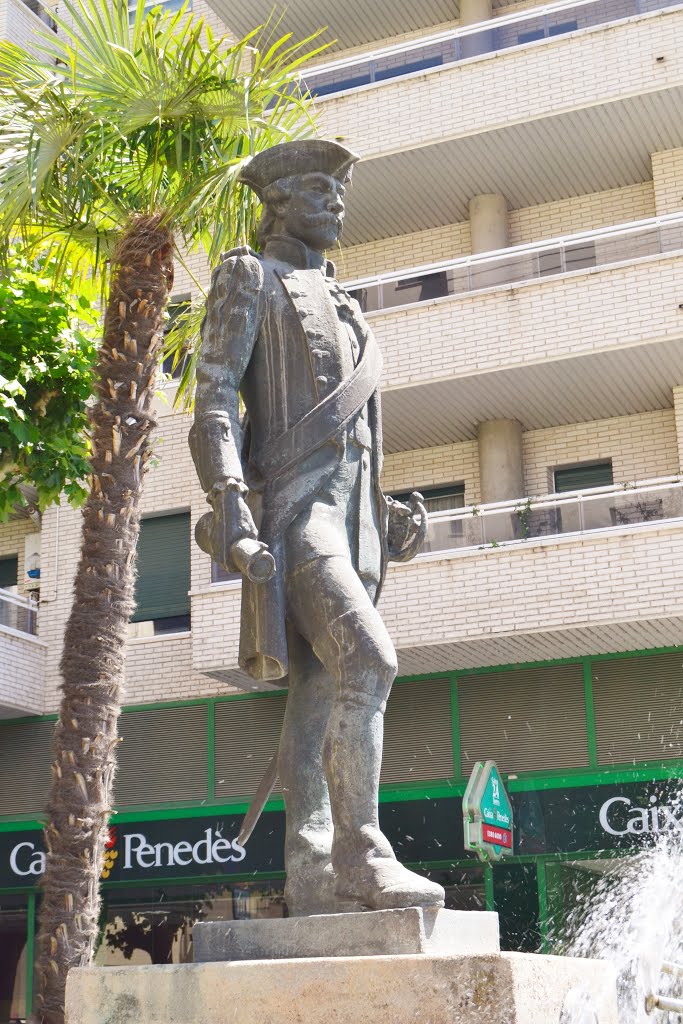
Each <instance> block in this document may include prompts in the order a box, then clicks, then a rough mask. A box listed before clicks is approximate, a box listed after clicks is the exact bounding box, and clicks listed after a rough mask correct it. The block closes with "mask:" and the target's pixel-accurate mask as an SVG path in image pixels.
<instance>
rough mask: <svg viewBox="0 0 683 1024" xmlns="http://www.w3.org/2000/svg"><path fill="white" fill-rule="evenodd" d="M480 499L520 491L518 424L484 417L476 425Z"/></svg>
mask: <svg viewBox="0 0 683 1024" xmlns="http://www.w3.org/2000/svg"><path fill="white" fill-rule="evenodd" d="M477 441H478V444H479V476H480V479H481V500H482V502H484V503H485V502H489V501H511V500H513V499H514V498H521V497H522V496H523V494H524V461H523V456H522V424H521V423H519V422H518V421H517V420H484V422H483V423H480V424H479V426H478V428H477Z"/></svg>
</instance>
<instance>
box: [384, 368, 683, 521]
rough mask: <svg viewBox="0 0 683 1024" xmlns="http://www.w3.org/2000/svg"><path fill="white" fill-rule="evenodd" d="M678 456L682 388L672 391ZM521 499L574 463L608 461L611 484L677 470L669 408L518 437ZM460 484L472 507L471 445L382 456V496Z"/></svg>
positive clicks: (545, 489)
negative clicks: (521, 445) (677, 412)
mask: <svg viewBox="0 0 683 1024" xmlns="http://www.w3.org/2000/svg"><path fill="white" fill-rule="evenodd" d="M674 394H675V397H676V399H677V408H678V411H679V418H680V420H681V422H680V428H681V430H680V436H681V441H680V445H681V454H683V388H678V389H676V390H675V392H674ZM522 444H523V457H524V486H525V494H526V495H532V496H533V495H535V496H540V495H544V494H549V493H550V492H551V491H552V488H553V486H554V484H553V477H552V473H553V470H554V469H556V468H558V467H562V466H568V465H571V464H572V463H576V462H589V461H595V460H601V459H604V460H607V459H611V460H612V469H613V473H614V480H615V483H628V482H631V481H633V480H645V479H648V478H654V477H660V476H672V475H674V474H676V473H678V472H679V466H680V464H681V459H680V455H679V448H678V446H679V442H678V438H677V434H676V422H675V414H674V410H673V409H658V410H656V411H655V412H646V413H641V414H640V415H638V416H616V417H613V418H611V419H605V420H593V421H591V422H589V423H570V424H568V425H563V426H558V427H550V428H548V429H545V430H529V431H526V432H525V433H524V434H523V435H522ZM452 483H464V485H465V504H468V505H469V504H477V503H478V502H479V500H480V490H479V452H478V448H477V442H476V441H465V442H463V443H461V444H449V445H441V446H440V447H438V448H418V449H416V450H414V451H406V452H398V453H396V454H392V455H387V456H386V458H385V461H384V474H383V477H382V486H383V487H384V490H385V491H386V492H387V493H391V492H397V491H408V490H410V489H411V488H413V487H414V488H417V489H418V490H419V489H420V488H421V487H439V486H446V485H448V484H452Z"/></svg>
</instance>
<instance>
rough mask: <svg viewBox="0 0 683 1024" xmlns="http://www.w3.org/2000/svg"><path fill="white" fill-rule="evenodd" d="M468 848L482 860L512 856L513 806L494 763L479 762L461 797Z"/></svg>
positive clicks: (466, 847) (466, 845) (466, 846)
mask: <svg viewBox="0 0 683 1024" xmlns="http://www.w3.org/2000/svg"><path fill="white" fill-rule="evenodd" d="M462 819H463V832H464V837H465V849H466V850H474V852H475V853H476V854H477V856H478V857H479V859H480V860H483V861H492V860H500V859H501V858H502V857H507V856H510V854H512V852H513V849H512V826H513V821H512V804H511V803H510V798H509V796H508V795H507V792H506V790H505V786H504V785H503V780H502V778H501V775H500V772H499V771H498V768H497V766H496V763H495V761H477V763H476V764H475V766H474V769H473V771H472V774H471V775H470V781H469V782H468V783H467V789H466V790H465V795H464V797H463V798H462Z"/></svg>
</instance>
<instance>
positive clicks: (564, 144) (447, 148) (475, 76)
mask: <svg viewBox="0 0 683 1024" xmlns="http://www.w3.org/2000/svg"><path fill="white" fill-rule="evenodd" d="M597 2H601V0H597ZM596 9H597V8H596ZM530 24H531V23H530ZM530 31H531V30H530ZM682 32H683V5H681V4H678V5H677V6H675V7H670V8H667V9H662V10H658V11H655V12H653V13H649V14H643V15H640V16H636V17H631V18H628V19H627V20H625V21H615V22H612V23H610V24H607V25H597V26H595V25H594V26H591V27H587V28H584V29H581V30H578V31H572V32H568V33H567V34H560V35H553V36H549V37H548V38H545V39H543V40H539V41H537V42H534V43H533V44H527V45H521V46H513V47H512V48H510V49H503V50H499V51H497V52H494V53H488V54H484V55H482V56H479V57H477V58H476V59H471V60H466V61H462V62H461V63H455V64H454V63H451V64H446V65H438V66H436V67H432V68H429V69H427V70H424V71H420V72H417V73H413V74H412V75H411V76H410V77H409V78H408V79H407V78H405V77H404V78H400V77H399V78H388V79H386V80H383V81H377V82H375V83H374V84H372V85H367V86H364V87H362V88H357V89H354V90H350V91H347V92H345V93H343V94H340V95H338V96H334V95H333V96H327V97H322V98H321V99H320V100H319V102H318V105H319V119H320V130H321V132H322V134H324V135H326V136H327V137H330V138H336V137H339V138H343V139H344V140H345V143H346V144H347V145H348V146H349V147H350V148H351V149H355V150H357V151H358V152H359V153H361V155H362V156H363V157H364V159H363V160H362V161H361V162H360V163H359V164H358V166H357V168H356V170H355V172H354V187H353V188H352V189H351V190H350V192H349V198H348V212H347V221H346V226H345V232H344V243H345V245H355V244H359V243H363V242H367V241H371V240H376V239H378V238H387V237H391V236H394V235H401V234H406V233H409V232H411V231H419V230H424V229H425V228H432V227H438V226H440V225H444V224H452V223H457V222H459V221H464V220H466V219H467V216H468V209H467V204H468V202H469V200H470V199H471V198H472V196H473V195H476V194H477V193H479V192H501V193H503V194H504V195H505V196H506V197H507V198H508V201H509V203H510V206H511V208H513V209H520V208H523V207H527V206H535V205H538V204H539V203H546V202H552V201H555V200H561V199H566V198H569V197H571V196H576V195H580V194H589V193H592V192H601V191H605V190H608V189H613V188H619V187H623V186H627V185H630V184H636V183H639V182H643V181H645V180H647V179H648V178H649V177H650V176H651V165H650V156H651V154H652V153H653V152H656V151H658V150H663V149H669V148H677V147H680V146H682V145H683V122H682V121H681V119H680V117H679V116H678V113H677V112H678V111H679V110H680V108H681V103H682V102H683V51H682V50H681V48H680V46H679V45H678V42H677V40H678V39H679V38H680V36H681V33H682ZM596 139H599V146H598V147H597V149H596Z"/></svg>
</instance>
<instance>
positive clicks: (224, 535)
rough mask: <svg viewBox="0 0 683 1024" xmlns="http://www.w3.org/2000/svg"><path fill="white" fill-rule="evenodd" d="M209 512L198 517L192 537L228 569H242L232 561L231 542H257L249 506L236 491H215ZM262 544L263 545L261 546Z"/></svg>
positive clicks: (235, 570)
mask: <svg viewBox="0 0 683 1024" xmlns="http://www.w3.org/2000/svg"><path fill="white" fill-rule="evenodd" d="M210 504H211V507H212V509H213V512H208V513H207V514H206V515H205V516H202V517H201V519H200V520H199V522H198V523H197V526H196V528H195V538H196V540H197V543H198V544H199V547H200V548H201V549H202V551H206V552H207V554H210V555H211V557H212V558H213V560H214V561H215V562H218V563H219V565H222V566H223V568H224V569H226V570H227V571H228V572H237V571H238V570H240V571H241V570H242V566H238V565H237V564H236V561H235V558H234V555H235V550H236V549H235V548H234V545H235V544H238V545H239V544H240V543H242V544H243V543H244V542H245V541H246V542H248V543H249V544H251V545H253V544H255V543H258V531H257V529H256V525H255V523H254V520H253V518H252V515H251V512H250V511H249V507H248V505H247V503H246V501H245V500H244V498H243V497H242V495H241V494H240V492H239V491H238V490H234V489H232V488H228V489H225V490H220V491H215V492H214V493H213V494H212V495H211V497H210ZM264 547H265V545H264Z"/></svg>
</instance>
